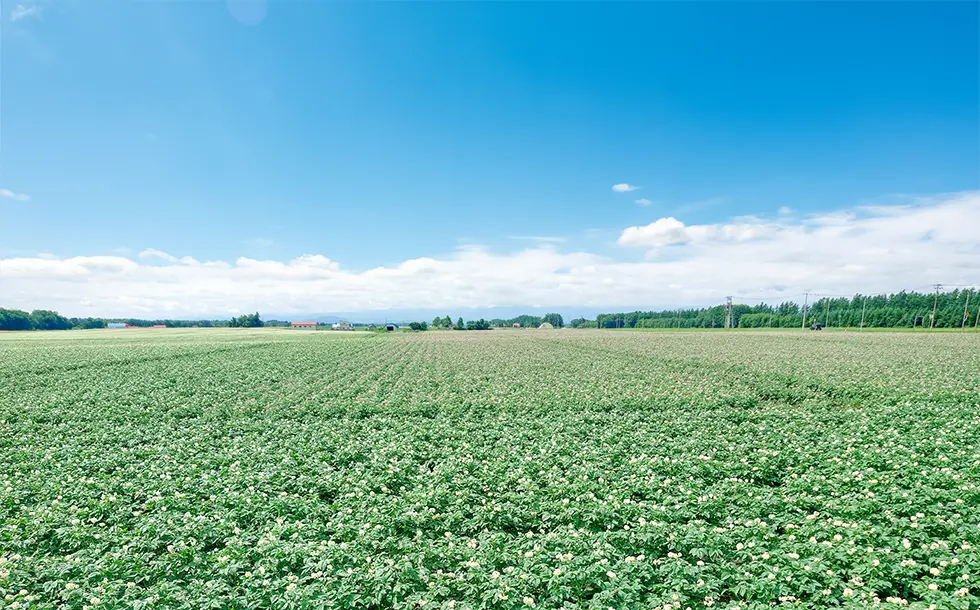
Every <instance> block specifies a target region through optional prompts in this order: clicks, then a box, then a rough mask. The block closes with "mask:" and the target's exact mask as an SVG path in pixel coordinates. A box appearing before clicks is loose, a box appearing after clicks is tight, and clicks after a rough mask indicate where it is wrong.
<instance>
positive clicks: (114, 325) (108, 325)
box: [105, 322, 126, 328]
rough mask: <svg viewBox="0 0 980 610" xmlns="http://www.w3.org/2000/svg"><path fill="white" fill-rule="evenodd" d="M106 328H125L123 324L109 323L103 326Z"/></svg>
mask: <svg viewBox="0 0 980 610" xmlns="http://www.w3.org/2000/svg"><path fill="white" fill-rule="evenodd" d="M105 326H106V328H126V323H125V322H109V323H108V324H106V325H105Z"/></svg>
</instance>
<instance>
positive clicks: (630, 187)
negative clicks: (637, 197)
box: [612, 182, 640, 193]
mask: <svg viewBox="0 0 980 610" xmlns="http://www.w3.org/2000/svg"><path fill="white" fill-rule="evenodd" d="M638 188H640V187H638V186H636V185H635V184H627V183H625V182H623V183H620V184H614V185H612V190H614V191H616V192H617V193H629V192H632V191H635V190H636V189H638Z"/></svg>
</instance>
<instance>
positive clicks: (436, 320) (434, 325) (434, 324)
mask: <svg viewBox="0 0 980 610" xmlns="http://www.w3.org/2000/svg"><path fill="white" fill-rule="evenodd" d="M440 326H442V318H440V317H439V316H436V317H434V318H432V328H439V327H440Z"/></svg>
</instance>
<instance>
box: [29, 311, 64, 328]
mask: <svg viewBox="0 0 980 610" xmlns="http://www.w3.org/2000/svg"><path fill="white" fill-rule="evenodd" d="M31 322H32V323H33V324H34V328H35V329H37V330H68V329H69V328H71V321H69V320H68V318H66V317H64V316H62V315H60V314H58V313H57V312H54V311H50V310H47V309H35V310H34V311H32V312H31Z"/></svg>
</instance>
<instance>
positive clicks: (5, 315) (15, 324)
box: [0, 309, 34, 330]
mask: <svg viewBox="0 0 980 610" xmlns="http://www.w3.org/2000/svg"><path fill="white" fill-rule="evenodd" d="M0 330H34V322H32V321H31V316H30V314H28V313H27V312H26V311H21V310H19V309H0Z"/></svg>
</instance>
